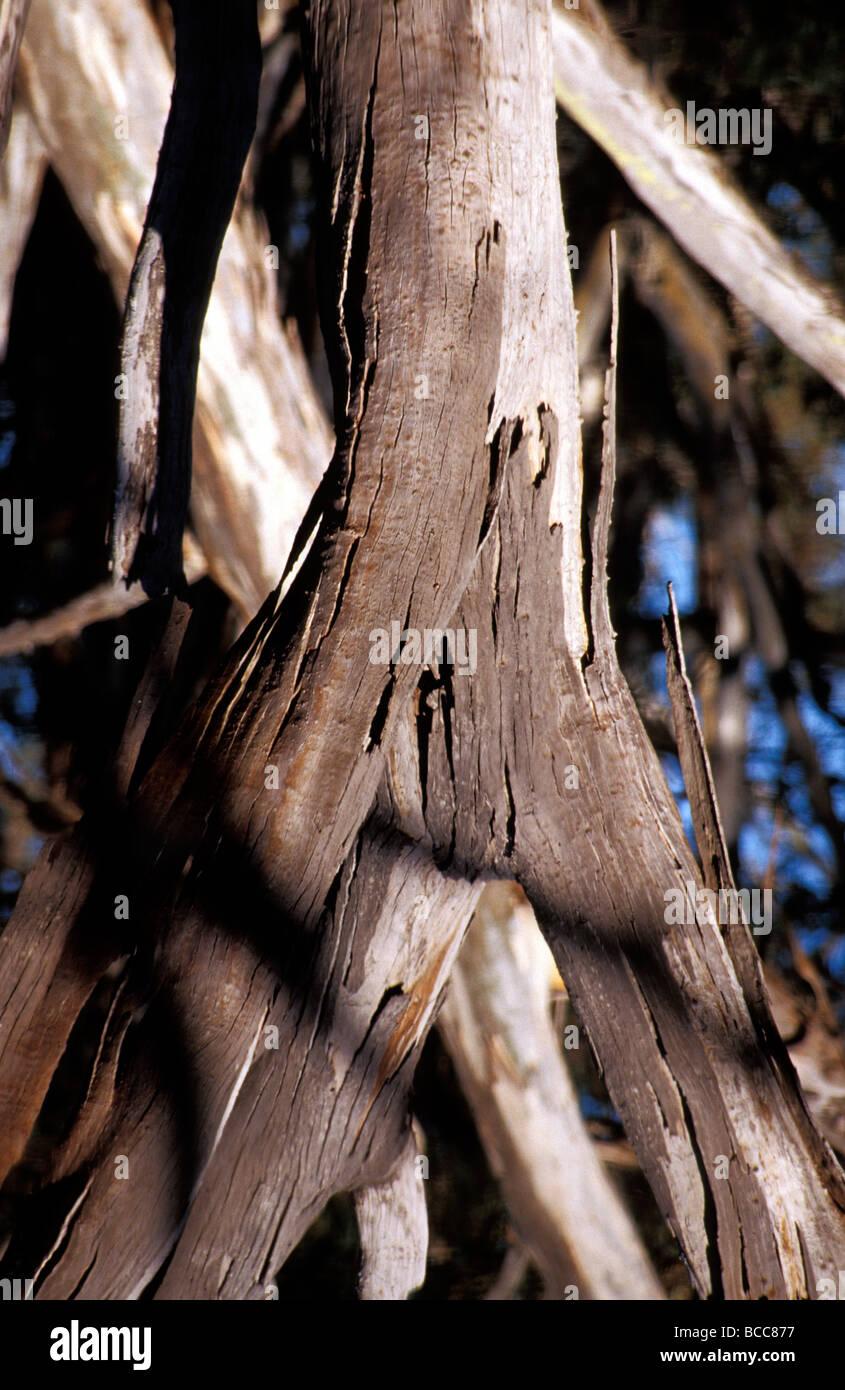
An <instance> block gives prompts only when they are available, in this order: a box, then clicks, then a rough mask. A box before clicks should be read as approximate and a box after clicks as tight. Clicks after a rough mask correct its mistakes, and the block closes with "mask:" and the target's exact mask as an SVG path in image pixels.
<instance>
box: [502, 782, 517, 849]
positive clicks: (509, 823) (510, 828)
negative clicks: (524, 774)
mask: <svg viewBox="0 0 845 1390" xmlns="http://www.w3.org/2000/svg"><path fill="white" fill-rule="evenodd" d="M504 780H505V795H506V797H507V801H508V815H507V820H506V821H505V858H506V859H510V858H511V856H512V854H513V850H514V844H515V843H516V806H515V805H514V799H513V790H512V788H511V778H510V769H509V767H508V760H507V758H505V766H504Z"/></svg>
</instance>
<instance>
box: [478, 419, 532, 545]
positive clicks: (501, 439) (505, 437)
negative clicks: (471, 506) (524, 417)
mask: <svg viewBox="0 0 845 1390" xmlns="http://www.w3.org/2000/svg"><path fill="white" fill-rule="evenodd" d="M517 430H518V431H519V433H520V436H521V433H522V421H521V420H517V421H516V423H515V425H514V426H511V425H510V424H509V422H508V421H506V420H503V421H502V423H501V424H500V425H499V428H498V429H497V430H496V433H495V434H494V435H493V438H492V440H491V441H490V445H489V447H488V452H487V457H488V463H489V466H490V474H489V480H488V483H487V500H486V502H485V504H484V515H483V517H482V519H481V528H480V530H479V532H478V542H477V546H476V549H479V550H480V548H481V546H482V545H483V543H484V539H485V537H486V535H487V533H488V531H489V530H490V527H491V525H492V523H493V518H494V517H495V515H496V513H497V511H498V510H499V502H500V500H501V496H502V488H503V486H504V481H505V464H506V462H507V460H508V459H509V458H510V457H511V455H512V454H513V452H514V448H515V447H516V446H515V445H514V443H513V440H514V436H515V435H516V432H517Z"/></svg>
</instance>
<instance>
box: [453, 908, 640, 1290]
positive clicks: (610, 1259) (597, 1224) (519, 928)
mask: <svg viewBox="0 0 845 1390" xmlns="http://www.w3.org/2000/svg"><path fill="white" fill-rule="evenodd" d="M551 965H552V962H551V958H550V956H549V951H548V947H547V946H546V945H545V944H544V943H543V941H542V939H541V937H540V935H539V933H538V931H537V924H536V922H535V920H534V914H533V912H532V911H531V908H530V907H529V905H528V903H527V902H526V901H525V898H524V896H523V894H521V893H520V892H519V890H518V889H517V888H516V886H515V885H513V884H506V883H500V884H492V885H491V886H490V887H489V888H487V889H485V891H484V893H483V894H482V897H481V899H480V901H479V904H478V907H477V908H476V911H475V915H474V917H473V920H472V923H471V924H470V928H469V932H468V933H467V939H466V941H465V943H464V945H463V948H462V950H461V954H460V955H459V957H458V959H457V961H456V962H455V965H454V966H453V967H452V975H451V979H450V982H449V990H448V993H447V996H446V1000H445V1003H444V1005H443V1009H442V1011H441V1014H440V1020H439V1026H440V1029H441V1031H442V1032H443V1034H444V1037H445V1039H446V1042H447V1044H448V1046H449V1050H450V1052H451V1054H452V1057H453V1059H454V1061H455V1065H456V1067H457V1071H458V1077H459V1079H460V1082H461V1086H462V1089H463V1091H464V1093H465V1095H466V1096H467V1098H468V1100H469V1102H470V1105H471V1107H472V1110H473V1114H474V1116H475V1121H476V1124H477V1126H478V1130H479V1133H480V1135H481V1136H482V1138H483V1140H484V1147H485V1151H486V1153H487V1155H488V1158H489V1160H490V1162H491V1164H492V1167H493V1172H494V1173H495V1175H496V1177H497V1178H498V1180H499V1182H500V1184H501V1188H502V1192H503V1194H504V1196H505V1200H506V1202H507V1204H508V1207H509V1209H510V1212H511V1216H512V1219H513V1221H514V1222H515V1224H516V1227H517V1230H518V1233H519V1236H520V1239H521V1242H522V1245H523V1247H524V1248H525V1249H526V1250H527V1251H528V1252H529V1253H530V1254H531V1256H532V1258H533V1260H534V1262H535V1264H536V1265H537V1266H538V1268H539V1269H540V1271H541V1273H542V1275H543V1278H544V1281H545V1284H546V1296H547V1297H550V1298H557V1299H562V1298H565V1297H570V1298H572V1297H579V1298H593V1299H645V1300H655V1299H661V1298H662V1297H663V1291H662V1289H661V1287H660V1284H659V1282H658V1280H657V1277H656V1275H655V1273H654V1270H653V1269H652V1266H651V1262H650V1260H649V1258H648V1255H647V1254H646V1252H645V1250H644V1249H643V1245H642V1242H641V1240H640V1238H639V1235H638V1234H637V1231H636V1228H635V1227H634V1225H633V1223H632V1221H631V1220H630V1218H629V1217H628V1215H627V1213H626V1211H625V1208H624V1206H623V1204H622V1202H621V1200H620V1197H619V1193H618V1192H617V1190H616V1189H615V1187H614V1186H613V1183H612V1181H611V1179H610V1178H609V1176H608V1175H607V1173H606V1172H605V1171H604V1168H603V1166H602V1163H601V1160H600V1158H599V1157H598V1154H597V1152H596V1147H595V1145H594V1144H593V1142H592V1140H591V1139H590V1136H589V1134H588V1133H587V1130H586V1127H585V1125H584V1121H583V1119H582V1117H581V1112H580V1109H579V1106H578V1098H577V1096H576V1094H575V1090H574V1087H573V1085H572V1082H571V1081H570V1079H569V1074H568V1071H567V1068H566V1066H565V1064H564V1061H563V1059H562V1057H561V1053H560V1045H559V1042H558V1039H557V1038H556V1037H555V1034H554V1031H553V1029H552V1026H551V1019H550V1016H549V978H550V966H551ZM577 1033H578V1030H577V1028H576V1029H575V1033H573V1034H572V1035H571V1036H572V1038H573V1040H575V1036H576V1034H577ZM577 1045H578V1046H587V1043H586V1039H584V1038H583V1037H581V1036H579V1037H578V1039H577Z"/></svg>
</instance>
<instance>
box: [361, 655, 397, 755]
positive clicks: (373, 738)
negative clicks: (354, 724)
mask: <svg viewBox="0 0 845 1390" xmlns="http://www.w3.org/2000/svg"><path fill="white" fill-rule="evenodd" d="M395 684H396V669H395V667H394V666H391V668H390V677H389V679H388V682H387V685H386V686H385V687H384V690H383V691H382V692H381V698H380V699H379V702H378V705H377V706H376V712H375V714H374V715H373V718H372V723H371V724H370V731H369V733H368V735H367V751H368V752H369V750H370V749H371V748H375V747H377V746H378V745H379V744H380V743H381V736H382V734H383V733H384V726H385V724H386V723H387V716H388V712H389V710H390V699H391V696H392V694H393V687H394V686H395Z"/></svg>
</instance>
